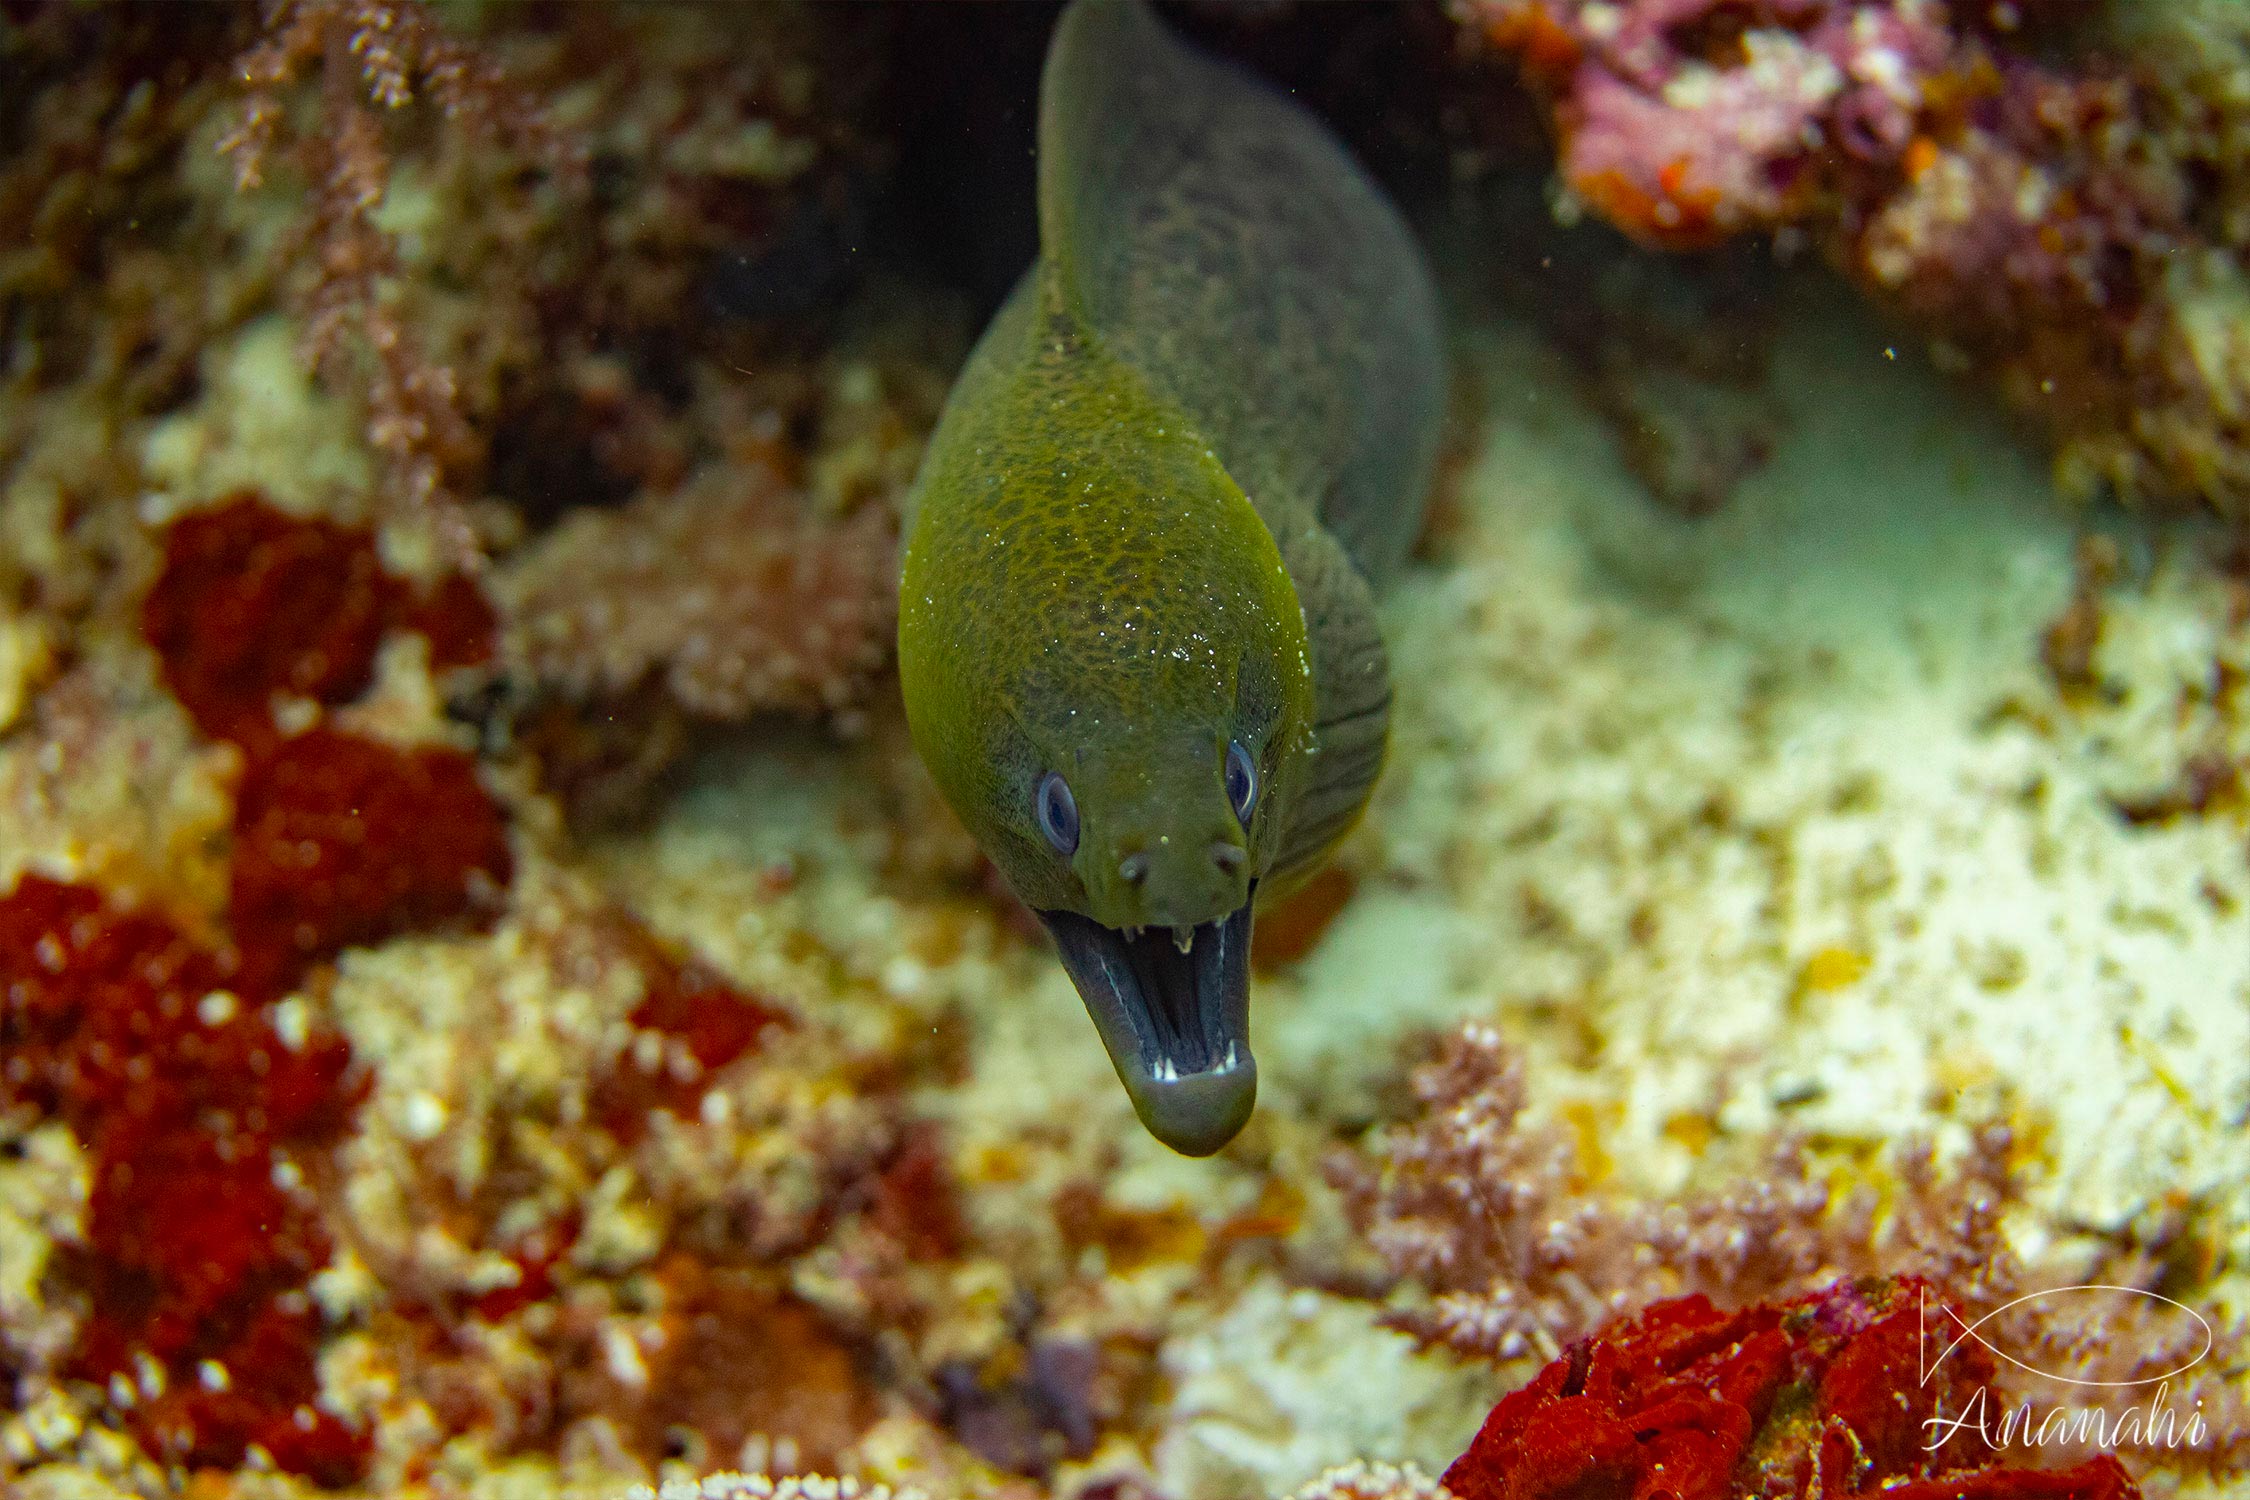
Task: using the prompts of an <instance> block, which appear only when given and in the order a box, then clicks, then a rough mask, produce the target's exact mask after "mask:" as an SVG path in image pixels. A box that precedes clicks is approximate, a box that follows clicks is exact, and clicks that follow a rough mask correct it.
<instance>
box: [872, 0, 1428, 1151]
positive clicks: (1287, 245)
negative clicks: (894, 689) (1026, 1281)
mask: <svg viewBox="0 0 2250 1500" xmlns="http://www.w3.org/2000/svg"><path fill="white" fill-rule="evenodd" d="M1038 193H1039V239H1040V254H1039V258H1038V259H1037V260H1036V261H1035V262H1034V263H1033V265H1032V266H1031V268H1030V270H1029V271H1027V272H1026V273H1025V275H1024V276H1023V278H1022V280H1021V281H1020V282H1019V283H1018V284H1017V287H1016V289H1015V291H1014V293H1013V294H1012V296H1011V297H1010V298H1009V300H1008V302H1007V303H1006V305H1005V306H1004V307H1003V308H1002V310H1001V311H1000V312H999V314H998V315H997V316H996V317H995V318H994V320H993V322H992V324H991V326H990V327H989V328H988V329H987V330H986V331H985V334H984V336H983V338H982V339H981V340H979V342H978V344H977V346H976V349H975V351H974V352H973V353H972V354H971V356H970V358H969V362H968V364H967V366H966V367H965V368H964V370H963V372H962V374H961V376H960V378H959V380H958V381H957V383H956V384H955V386H954V388H953V390H952V393H951V395H950V396H949V398H948V400H947V403H946V407H945V411H944V413H943V415H942V416H941V418H940V419H939V422H938V425H937V428H936V430H935V432H934V433H933V434H932V437H931V440H930V445H929V449H928V452H927V454H926V455H925V457H924V459H923V462H922V468H921V472H920V474H919V475H918V476H917V478H916V480H915V484H914V487H913V490H912V492H911V494H910V496H909V499H908V502H907V513H906V532H905V551H904V557H903V563H902V574H901V584H900V594H899V670H900V677H901V681H902V686H903V690H904V695H905V700H906V711H907V720H908V724H909V726H910V728H911V730H912V733H913V738H914V742H915V745H916V748H917V749H918V750H919V752H920V753H921V756H922V758H923V760H924V762H925V763H926V764H927V765H928V767H929V769H930V772H931V774H932V776H933V778H934V779H935V781H936V782H937V784H938V787H939V789H940V790H941V791H942V793H943V794H944V796H945V798H946V800H947V801H948V802H949V803H950V804H951V805H952V807H953V809H954V810H955V812H957V813H958V814H959V815H960V817H961V819H962V821H963V822H964V823H966V824H967V826H968V828H969V830H970V831H971V832H972V833H973V834H974V835H975V836H976V838H977V839H978V841H979V842H980V843H981V844H982V845H983V847H984V850H985V852H986V853H987V854H988V855H989V856H990V857H991V859H992V860H993V862H994V863H995V864H996V865H997V866H998V867H999V868H1000V870H1001V872H1002V873H1003V874H1004V875H1005V876H1006V878H1007V880H1008V881H1009V883H1010V884H1011V885H1012V886H1013V887H1014V889H1015V891H1016V894H1017V895H1018V896H1020V897H1021V898H1022V899H1023V901H1024V902H1025V904H1027V905H1028V906H1030V907H1031V908H1032V909H1033V910H1034V911H1036V912H1037V913H1038V914H1039V915H1040V917H1041V918H1042V919H1043V920H1044V922H1045V923H1046V925H1047V928H1048V930H1049V931H1050V932H1051V933H1052V934H1053V936H1054V941H1055V946H1056V948H1057V949H1058V951H1059V952H1060V955H1061V958H1062V962H1063V965H1064V967H1065V968H1066V969H1067V970H1068V971H1069V974H1070V977H1071V978H1072V980H1074V981H1075V982H1076V984H1077V987H1078V991H1079V994H1080V995H1081V996H1082V997H1083V998H1084V1000H1085V1002H1086V1008H1087V1010H1088V1011H1089V1012H1090V1013H1091V1014H1092V1016H1093V1020H1094V1024H1095V1026H1096V1028H1097V1029H1098V1030H1099V1032H1100V1033H1101V1039H1102V1042H1103V1044H1104V1045H1105V1046H1106V1047H1107V1048H1108V1050H1109V1056H1110V1060H1111V1062H1112V1063H1113V1064H1114V1065H1115V1067H1116V1069H1117V1074H1118V1077H1119V1078H1120V1079H1121V1080H1122V1081H1123V1083H1124V1085H1125V1088H1126V1091H1127V1092H1128V1093H1129V1094H1130V1096H1131V1098H1132V1101H1133V1106H1134V1108H1135V1110H1136V1111H1137V1112H1138V1113H1139V1115H1140V1117H1141V1120H1142V1122H1143V1123H1144V1124H1146V1125H1147V1127H1148V1128H1149V1130H1150V1131H1151V1132H1153V1133H1154V1134H1155V1135H1156V1136H1157V1138H1158V1139H1160V1140H1162V1141H1163V1142H1165V1143H1166V1144H1167V1145H1169V1146H1171V1147H1172V1148H1173V1149H1175V1150H1177V1151H1180V1152H1183V1153H1185V1154H1188V1155H1192V1156H1204V1155H1209V1154H1210V1153H1211V1152H1214V1151H1216V1150H1218V1149H1219V1148H1220V1147H1221V1146H1223V1145H1225V1144H1226V1143H1227V1141H1229V1140H1230V1139H1232V1138H1233V1136H1234V1135H1235V1133H1236V1132H1237V1131H1239V1130H1240V1129H1241V1128H1242V1125H1243V1123H1244V1122H1245V1121H1246V1120H1247V1119H1248V1118H1249V1115H1250V1110H1251V1105H1252V1103H1253V1101H1254V1100H1255V1098H1256V1095H1257V1076H1258V1075H1257V1065H1256V1062H1255V1061H1254V1060H1253V1058H1252V1056H1251V1052H1250V1035H1249V947H1250V928H1251V912H1252V907H1253V904H1254V903H1255V902H1256V901H1257V900H1258V899H1260V898H1261V897H1270V896H1272V895H1273V894H1275V893H1277V892H1280V891H1283V890H1285V889H1286V888H1288V887H1289V886H1290V885H1291V884H1292V883H1294V882H1297V881H1301V880H1302V879H1303V878H1304V877H1305V876H1306V875H1308V874H1309V873H1311V871H1313V870H1314V869H1316V868H1317V867H1318V865H1319V863H1320V862H1321V860H1322V859H1323V858H1324V857H1325V856H1326V855H1327V853H1328V852H1329V850H1330V849H1331V848H1333V847H1334V845H1335V843H1336V842H1337V840H1338V839H1340V838H1341V837H1342V836H1343V834H1344V833H1345V832H1346V830H1348V829H1349V828H1350V827H1351V825H1352V823H1353V822H1354V821H1355V820H1356V819H1357V817H1358V815H1359V812H1360V810H1361V808H1362V807H1363V806H1364V805H1365V803H1366V800H1367V797H1368V793H1369V791H1370V789H1371V788H1372V787H1373V785H1374V781H1375V777H1376V774H1377V772H1378V771H1379V770H1380V769H1381V765H1382V761H1383V753H1384V744H1385V740H1386V736H1387V731H1388V724H1389V708H1390V674H1389V664H1388V661H1387V658H1386V657H1385V654H1384V650H1383V641H1382V636H1381V634H1380V633H1379V630H1378V628H1377V620H1376V616H1375V612H1374V607H1373V595H1372V592H1371V584H1372V583H1373V582H1375V581H1376V580H1379V579H1381V578H1382V577H1383V576H1384V575H1386V574H1387V573H1389V572H1390V571H1392V570H1393V569H1395V568H1396V567H1397V566H1398V564H1399V563H1400V562H1401V561H1402V560H1403V559H1404V557H1405V555H1406V553H1407V550H1408V549H1409V547H1410V546H1411V545H1412V543H1413V540H1414V538H1415V535H1416V534H1417V532H1418V531H1419V529H1420V525H1421V517H1422V509H1423V505H1424V502H1425V499H1426V497H1427V492H1428V488H1429V481H1430V475H1431V470H1432V468H1433V466H1434V463H1435V459H1436V453H1437V443H1438V428H1439V422H1440V418H1441V414H1442V409H1443V404H1444V385H1445V375H1444V353H1443V343H1442V339H1441V334H1440V328H1439V323H1438V315H1437V303H1436V298H1435V296H1434V294H1433V292H1432V288H1431V284H1430V278H1429V273H1428V270H1427V268H1426V266H1425V265H1424V264H1423V261H1422V257H1421V254H1420V251H1419V250H1418V249H1417V247H1416V245H1415V243H1414V241H1413V239H1412V237H1411V236H1410V235H1409V233H1408V232H1407V229H1406V227H1405V225H1404V224H1403V223H1402V222H1401V220H1400V218H1399V216H1398V214H1397V212H1396V211H1395V210H1394V209H1393V208H1392V207H1391V205H1390V204H1389V203H1388V202H1387V201H1386V200H1385V199H1384V197H1383V195H1382V193H1381V192H1380V191H1379V190H1378V189H1377V188H1376V186H1375V185H1374V183H1373V182H1372V181H1371V180H1370V179H1369V178H1368V177H1367V176H1366V174H1365V173H1364V172H1363V171H1362V170H1361V169H1360V167H1359V166H1358V164H1357V163H1355V162H1354V161H1353V160H1352V159H1351V157H1350V156H1349V155H1348V154H1347V153H1346V152H1345V151H1344V149H1343V147H1342V146H1340V145H1339V144H1338V143H1337V142H1336V141H1335V139H1334V138H1332V137H1331V136H1330V135H1329V134H1328V132H1327V131H1326V130H1325V129H1324V128H1323V127H1322V126H1321V124H1320V123H1319V122H1318V121H1317V120H1315V119H1314V118H1313V117H1312V116H1311V115H1310V114H1308V113H1307V112H1306V111H1305V110H1304V109H1302V108H1300V107H1299V106H1298V105H1296V104H1295V103H1293V102H1291V101H1290V100H1289V99H1287V98H1285V97H1283V96H1282V95H1281V94H1279V93H1278V92H1276V91H1275V90H1273V89H1272V88H1270V87H1268V86H1267V85H1265V84H1263V83H1261V82H1260V81H1258V80H1257V79H1255V78H1253V77H1251V76H1249V75H1248V74H1246V73H1243V72H1241V71H1239V70H1237V69H1235V68H1233V67H1230V66H1228V65H1226V64H1224V63H1221V62H1219V61H1217V60H1215V59H1212V58H1209V57H1206V56H1204V55H1202V54H1201V53H1199V52H1197V51H1195V50H1194V49H1193V48H1191V47H1190V46H1188V45H1187V44H1185V43H1184V42H1182V41H1180V40H1178V39H1177V38H1175V37H1173V36H1172V35H1171V34H1170V33H1169V32H1168V31H1167V30H1166V29H1165V27H1164V25H1163V24H1162V23H1161V22H1160V21H1159V20H1158V19H1157V18H1156V16H1155V15H1154V14H1153V13H1152V12H1151V11H1150V10H1149V9H1148V8H1147V6H1146V4H1145V3H1144V0H1076V3H1074V4H1073V5H1072V6H1071V7H1070V8H1069V9H1068V10H1067V11H1065V12H1064V14H1063V16H1062V19H1061V21H1060V22H1059V24H1058V26H1057V29H1056V32H1055V36H1054V40H1053V42H1052V44H1051V45H1050V48H1049V51H1048V54H1047V62H1046V68H1045V73H1044V75H1043V77H1042V81H1041V86H1040V113H1039V161H1038Z"/></svg>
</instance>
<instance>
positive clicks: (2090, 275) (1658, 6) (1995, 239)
mask: <svg viewBox="0 0 2250 1500" xmlns="http://www.w3.org/2000/svg"><path fill="white" fill-rule="evenodd" d="M1455 9H1456V14H1457V15H1459V16H1460V18H1461V19H1462V22H1463V24H1464V25H1465V26H1466V27H1467V28H1468V29H1469V30H1470V31H1471V32H1472V33H1474V35H1475V36H1476V37H1477V38H1479V39H1480V41H1481V43H1482V44H1483V45H1486V46H1489V47H1491V48H1494V49H1496V50H1498V51H1500V52H1503V53H1506V54H1508V55H1510V56H1513V57H1515V58H1516V59H1518V60H1519V62H1520V64H1521V67H1522V70H1523V72H1524V74H1525V76H1526V78H1527V79H1528V81H1529V82H1530V83H1531V84H1532V86H1533V87H1534V89H1535V90H1536V91H1537V92H1538V93H1539V94H1540V95H1541V97H1542V98H1543V99H1545V100H1546V101H1547V103H1548V107H1549V113H1550V115H1551V119H1552V123H1553V127H1554V132H1555V135H1556V138H1557V145H1558V151H1559V159H1560V173H1561V177H1562V179H1563V182H1564V183H1565V185H1566V186H1567V187H1568V189H1569V190H1570V193H1571V195H1572V197H1573V199H1574V200H1575V201H1576V202H1577V203H1579V204H1582V205H1584V206H1585V207H1587V208H1589V209H1590V210H1592V211H1593V212H1594V213H1596V214H1598V215H1600V216H1601V217H1602V218H1604V219H1606V220H1607V221H1609V222H1610V223H1611V224H1613V225H1615V226H1616V227H1617V228H1619V229H1621V230H1623V231H1624V232H1625V233H1626V234H1627V235H1629V236H1631V237H1632V238H1634V239H1635V240H1637V241H1639V242H1640V243H1642V244H1644V245H1648V246H1652V247H1656V248H1662V249H1675V250H1678V249H1701V248H1707V247H1710V246H1713V245H1716V244H1718V243H1720V242H1722V241H1725V240H1727V239H1730V238H1732V237H1734V236H1737V235H1741V234H1745V233H1753V232H1763V233H1769V234H1772V235H1774V236H1775V237H1776V243H1777V245H1782V244H1785V243H1786V242H1788V241H1789V240H1792V239H1793V240H1795V241H1797V242H1799V243H1805V242H1811V243H1814V244H1817V245H1818V246H1819V247H1820V248H1821V249H1822V250H1823V251H1824V252H1825V253H1826V255H1827V256H1828V258H1829V259H1830V260H1831V261H1832V262H1833V263H1834V264H1835V265H1836V266H1837V267H1838V268H1839V269H1840V270H1842V271H1843V272H1844V273H1845V274H1846V275H1848V276H1849V277H1851V278H1852V279H1853V280H1854V281H1855V282H1856V283H1857V284H1858V285H1859V286H1860V287H1861V288H1862V289H1863V290H1865V291H1867V292H1868V293H1869V294H1871V295H1872V296H1873V297H1874V298H1875V299H1876V300H1877V301H1878V302H1879V303H1880V304H1882V305H1883V306H1884V307H1885V308H1887V309H1888V310H1890V311H1891V312H1893V313H1895V314H1898V315H1900V316H1902V317H1903V318H1905V319H1906V320H1907V321H1908V322H1910V323H1911V324H1912V325H1914V326H1915V327H1916V328H1918V329H1920V330H1922V331H1923V332H1925V333H1926V334H1927V335H1928V336H1929V337H1930V339H1931V341H1932V348H1933V353H1934V354H1935V356H1936V357H1937V358H1938V359H1939V360H1940V361H1941V362H1942V363H1945V364H1947V365H1949V366H1952V367H1957V368H1959V369H1962V370H1965V371H1970V372H1974V373H1976V374H1978V375H1980V376H1981V377H1983V378H1985V379H1987V380H1989V381H1990V382H1992V383H1993V384H1994V385H1996V386H1997V387H1998V389H1999V391H2000V393H2001V395H2002V397H2003V398H2004V399H2005V400H2006V402H2007V403H2008V405H2009V406H2010V407H2012V408H2013V409H2014V410H2015V411H2016V412H2017V413H2019V414H2020V415H2022V416H2023V417H2025V418H2026V419H2028V420H2029V421H2030V422H2031V423H2032V424H2033V425H2034V426H2035V427H2037V428H2040V429H2043V430H2044V432H2045V433H2046V435H2047V436H2048V438H2049V439H2050V440H2051V441H2052V442H2053V444H2054V446H2055V450H2056V473H2057V478H2058V481H2059V482H2060V483H2061V484H2062V485H2063V487H2064V488H2065V489H2067V490H2070V491H2072V492H2074V493H2086V492H2090V491H2092V490H2095V489H2098V488H2101V487H2103V486H2108V487H2111V488H2114V489H2115V490H2117V491H2118V492H2119V493H2121V494H2123V495H2126V496H2128V497H2137V498H2144V499H2150V500H2159V501H2189V502H2201V503H2205V504H2209V505H2211V506H2213V507H2214V508H2216V509H2218V510H2219V511H2221V512H2222V513H2225V514H2229V515H2234V516H2240V515H2242V514H2244V513H2246V512H2250V400H2246V399H2245V398H2246V397H2250V340H2245V339H2243V338H2241V337H2240V336H2239V335H2238V334H2237V333H2236V332H2234V331H2233V330H2235V329H2236V328H2238V327H2239V323H2240V319H2239V316H2238V315H2236V313H2235V312H2234V309H2237V308H2239V307H2240V306H2243V305H2245V301H2244V299H2245V296H2246V294H2250V281H2246V280H2245V275H2244V272H2243V269H2242V266H2243V259H2242V254H2243V251H2244V250H2245V248H2246V241H2250V234H2246V220H2245V216H2244V215H2242V214H2241V213H2240V212H2239V208H2238V203H2239V200H2240V199H2241V197H2242V195H2243V193H2244V185H2245V182H2246V181H2250V168H2246V165H2245V162H2244V160H2243V159H2242V153H2241V152H2240V150H2239V138H2240V136H2241V133H2242V122H2241V119H2240V115H2241V112H2242V111H2241V105H2240V103H2239V98H2238V96H2239V95H2240V92H2241V90H2240V85H2241V82H2242V80H2243V78H2244V77H2245V76H2250V28H2246V27H2245V25H2244V22H2243V20H2242V18H2240V17H2236V18H2233V19H2221V20H2218V21H2212V22H2210V23H2208V24H2203V23H2199V22H2198V21H2197V20H2196V16H2195V14H2190V13H2191V12H2195V11H2196V8H2195V7H2192V6H2190V7H2183V8H2182V11H2181V13H2179V14H2178V15H2170V14H2166V15H2160V16H2158V17H2157V18H2156V19H2155V21H2154V22H2153V24H2147V25H2142V26H2140V27H2139V29H2137V30H2134V29H2127V28H2122V27H2119V28H2108V23H2107V22H2105V21H2102V18H2101V17H2100V16H2099V15H2097V14H2096V13H2095V9H2094V8H2093V7H2084V8H2076V7H2056V6H2051V5H2038V4H2029V3H2026V4H1993V5H1974V6H1970V5H1959V6H1947V5H1943V4H1939V3H1936V0H1617V3H1604V0H1457V4H1456V7H1455ZM2219 15H2220V16H2221V17H2222V18H2223V17H2224V16H2225V12H2224V11H2221V12H2219ZM2042 19H2051V20H2052V21H2054V22H2055V23H2056V26H2055V27H2049V28H2048V29H2049V30H2054V29H2056V27H2059V26H2060V25H2061V24H2062V23H2071V24H2075V25H2078V26H2080V27H2081V28H2083V29H2084V30H2085V31H2086V32H2087V33H2088V35H2089V37H2090V44H2089V46H2088V47H2087V48H2086V49H2085V52H2084V55H2083V56H2081V57H2079V58H2077V59H2075V60H2072V61H2069V62H2057V61H2054V60H2052V58H2051V56H2050V54H2051V53H2052V52H2053V50H2054V49H2052V48H2048V49H2043V50H2042V51H2041V52H2040V53H2039V55H2037V56H2035V55H2033V52H2032V51H2031V49H2030V48H2029V46H2028V45H2020V43H2021V39H2022V36H2023V34H2024V32H2026V31H2027V30H2029V29H2031V28H2032V27H2033V25H2034V23H2037V22H2040V21H2041V20H2042ZM2097 23H2099V24H2097ZM2105 28H2108V29H2105Z"/></svg>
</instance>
